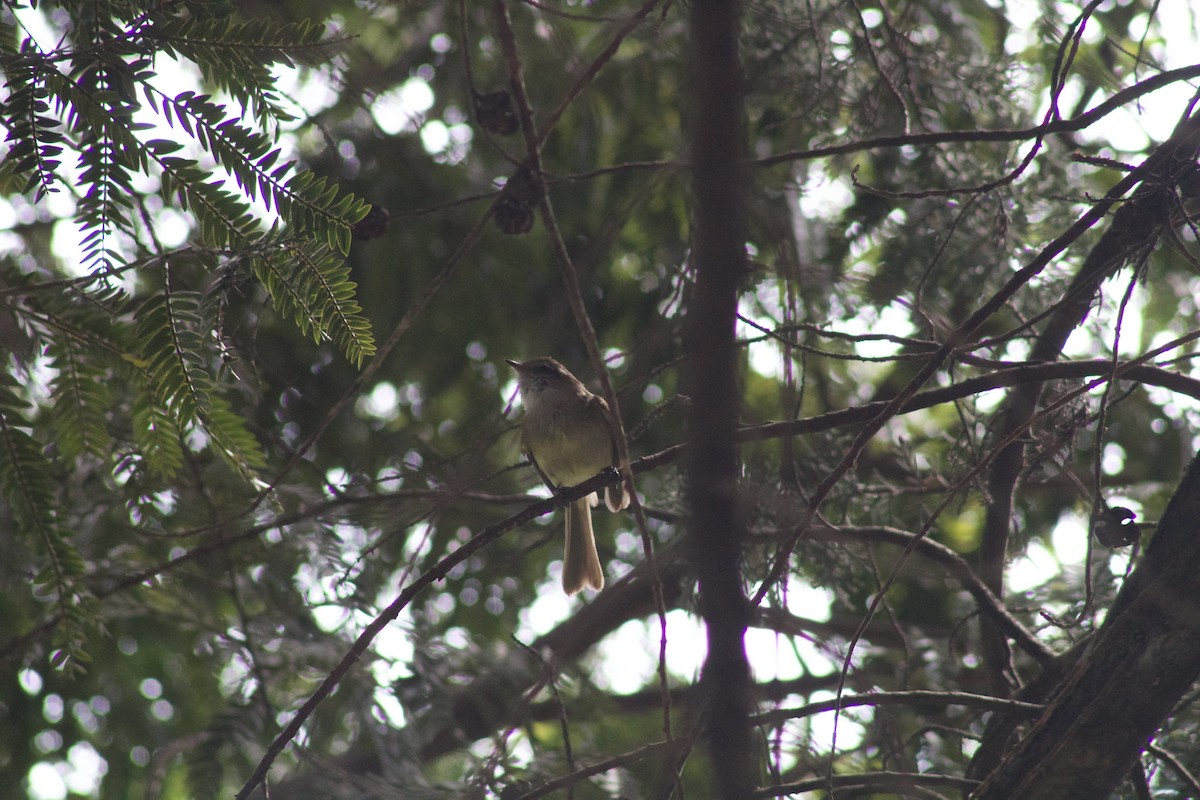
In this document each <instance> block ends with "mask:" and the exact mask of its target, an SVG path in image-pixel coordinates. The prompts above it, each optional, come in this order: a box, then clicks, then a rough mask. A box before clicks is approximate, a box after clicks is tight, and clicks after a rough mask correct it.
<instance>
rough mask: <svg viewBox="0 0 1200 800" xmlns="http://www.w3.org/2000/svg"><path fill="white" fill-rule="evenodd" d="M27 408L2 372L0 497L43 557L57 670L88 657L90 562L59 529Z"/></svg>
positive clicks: (38, 583) (39, 584)
mask: <svg viewBox="0 0 1200 800" xmlns="http://www.w3.org/2000/svg"><path fill="white" fill-rule="evenodd" d="M27 409H28V404H27V403H26V402H25V401H24V400H22V399H21V398H20V397H19V386H18V384H17V382H16V380H14V379H13V377H12V376H11V375H9V374H8V373H6V372H0V495H3V497H4V500H5V502H6V503H7V504H8V507H9V512H10V514H11V515H12V519H13V522H14V523H15V527H16V533H17V535H18V536H20V537H22V538H23V539H26V540H27V541H28V542H29V543H30V545H31V546H32V547H34V548H35V549H36V551H37V552H38V553H39V554H40V556H41V559H42V562H43V564H42V568H41V569H40V570H39V571H38V573H37V575H35V576H34V579H33V586H34V591H35V593H37V594H39V595H42V596H45V597H48V598H49V599H51V600H52V601H53V602H54V604H55V606H56V608H57V609H58V611H59V614H60V615H61V617H62V620H63V625H62V629H60V630H59V631H58V633H57V637H58V644H59V650H58V657H57V658H56V663H55V666H63V665H65V664H67V663H68V662H70V663H73V664H76V665H78V663H79V662H80V660H81V659H83V658H84V655H83V651H82V647H81V643H82V641H83V635H82V628H83V627H84V626H85V625H86V624H87V622H88V619H89V618H90V617H89V612H88V604H87V603H86V601H85V599H84V598H85V595H84V592H83V590H82V587H81V585H80V581H79V579H80V578H81V577H82V575H83V573H84V562H83V559H82V558H81V557H80V555H79V553H78V552H77V551H76V550H75V548H74V547H72V545H71V543H70V542H69V541H68V540H67V538H66V537H65V536H64V535H63V531H62V528H61V527H60V525H59V522H58V503H57V500H56V496H55V482H54V478H53V473H52V470H51V466H50V462H49V461H48V460H47V458H46V456H45V453H44V452H43V448H42V447H41V446H40V445H39V444H38V443H37V442H36V441H35V440H34V438H33V437H32V436H30V435H29V433H28V430H30V429H31V423H30V421H29V420H28V419H27V418H26V411H27Z"/></svg>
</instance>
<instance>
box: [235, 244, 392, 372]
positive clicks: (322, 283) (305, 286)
mask: <svg viewBox="0 0 1200 800" xmlns="http://www.w3.org/2000/svg"><path fill="white" fill-rule="evenodd" d="M251 264H252V267H253V269H254V273H255V275H257V276H258V279H259V280H260V281H262V283H263V285H264V286H265V287H266V289H267V291H268V292H269V293H270V295H271V299H272V300H273V301H274V303H275V308H276V310H277V311H279V313H280V314H283V315H284V316H286V317H290V318H291V319H292V320H293V321H294V322H295V323H296V325H297V327H299V328H300V330H301V332H303V333H304V334H305V335H307V336H311V337H312V338H313V340H314V341H320V340H322V339H328V340H330V341H332V342H334V343H335V344H336V345H337V346H338V347H340V348H341V350H342V352H343V353H344V354H345V355H346V358H348V359H349V360H350V361H352V362H353V363H354V364H361V363H362V362H363V360H364V359H366V358H369V357H370V356H371V355H372V354H373V353H374V352H375V339H374V337H373V336H372V334H371V325H370V323H369V322H368V321H367V320H366V318H364V317H363V316H362V314H361V312H362V308H361V307H360V306H359V304H358V301H357V300H355V298H354V290H355V285H354V283H353V282H352V281H351V280H350V279H349V275H350V269H349V267H348V266H347V265H346V262H345V261H344V260H342V259H341V257H339V256H338V255H337V254H336V253H334V252H333V251H332V250H330V249H329V248H328V247H325V246H323V245H321V244H317V243H315V242H309V241H299V242H297V241H292V242H288V243H285V244H283V245H282V246H281V247H279V248H278V249H276V250H274V251H270V252H267V253H264V254H261V255H258V256H257V257H255V258H254V259H252V261H251Z"/></svg>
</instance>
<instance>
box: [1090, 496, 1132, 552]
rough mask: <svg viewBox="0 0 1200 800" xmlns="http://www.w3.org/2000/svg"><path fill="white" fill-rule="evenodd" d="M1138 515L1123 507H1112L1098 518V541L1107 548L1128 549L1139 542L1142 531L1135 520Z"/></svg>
mask: <svg viewBox="0 0 1200 800" xmlns="http://www.w3.org/2000/svg"><path fill="white" fill-rule="evenodd" d="M1135 517H1137V514H1135V513H1133V512H1132V511H1130V510H1129V509H1128V508H1125V507H1123V506H1112V507H1110V508H1106V509H1104V510H1103V511H1101V512H1100V515H1099V516H1098V517H1097V518H1096V528H1095V532H1096V540H1097V541H1099V542H1100V544H1102V545H1104V546H1105V547H1111V548H1114V549H1116V548H1118V547H1128V546H1129V545H1131V544H1133V543H1134V542H1136V541H1137V539H1138V536H1139V535H1140V533H1141V531H1140V528H1139V526H1138V524H1137V523H1136V522H1134V521H1133V520H1134V518H1135Z"/></svg>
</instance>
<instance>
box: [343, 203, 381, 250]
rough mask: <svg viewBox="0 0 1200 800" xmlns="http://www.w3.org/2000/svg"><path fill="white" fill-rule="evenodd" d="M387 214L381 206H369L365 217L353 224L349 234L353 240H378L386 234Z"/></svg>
mask: <svg viewBox="0 0 1200 800" xmlns="http://www.w3.org/2000/svg"><path fill="white" fill-rule="evenodd" d="M387 224H388V212H387V209H385V208H383V207H382V206H371V210H370V211H368V212H367V215H366V216H365V217H363V218H362V219H360V220H359V221H358V222H356V223H355V224H354V227H353V228H351V229H350V232H351V233H352V234H353V235H354V238H355V239H361V240H363V241H366V240H368V239H378V238H379V237H380V236H383V234H385V233H387Z"/></svg>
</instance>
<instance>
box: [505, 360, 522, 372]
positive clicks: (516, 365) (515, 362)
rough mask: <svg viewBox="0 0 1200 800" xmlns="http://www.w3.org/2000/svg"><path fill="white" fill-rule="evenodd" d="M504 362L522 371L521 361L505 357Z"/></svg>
mask: <svg viewBox="0 0 1200 800" xmlns="http://www.w3.org/2000/svg"><path fill="white" fill-rule="evenodd" d="M504 363H505V364H508V365H509V366H510V367H512V368H513V369H515V370H516V371H517V372H520V371H521V362H520V361H513V360H512V359H511V358H506V359H504Z"/></svg>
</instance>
